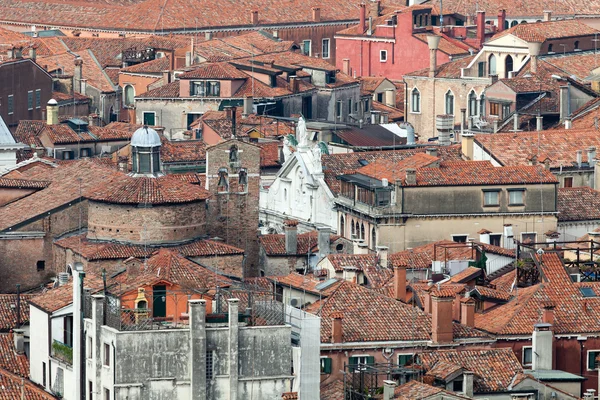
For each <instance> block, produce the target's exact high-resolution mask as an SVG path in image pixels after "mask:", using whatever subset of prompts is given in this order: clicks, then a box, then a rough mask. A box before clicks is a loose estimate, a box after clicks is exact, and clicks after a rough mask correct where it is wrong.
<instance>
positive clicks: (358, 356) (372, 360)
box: [348, 354, 375, 373]
mask: <svg viewBox="0 0 600 400" xmlns="http://www.w3.org/2000/svg"><path fill="white" fill-rule="evenodd" d="M352 359H355V360H359V359H364V360H365V362H364V363H361V362H360V361H357V362H354V363H352V362H351V361H352ZM374 363H375V357H373V356H370V355H368V354H356V355H354V354H353V355H352V356H350V357H349V359H348V364H349V365H356V366H357V367H355V368H356V369H354V368H351V371H352V372H355V373H357V372H360V371H364V370H365V369H366V368H364V367H362V368H361V367H358V365H360V364H364V365H373V364H374Z"/></svg>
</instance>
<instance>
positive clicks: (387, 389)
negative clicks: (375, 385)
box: [383, 381, 396, 400]
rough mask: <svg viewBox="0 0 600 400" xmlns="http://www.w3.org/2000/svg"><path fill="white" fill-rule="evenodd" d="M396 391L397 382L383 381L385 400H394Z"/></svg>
mask: <svg viewBox="0 0 600 400" xmlns="http://www.w3.org/2000/svg"><path fill="white" fill-rule="evenodd" d="M395 390H396V382H395V381H383V400H393V399H394V398H395V397H394V391H395Z"/></svg>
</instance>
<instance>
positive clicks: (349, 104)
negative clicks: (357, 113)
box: [348, 99, 352, 114]
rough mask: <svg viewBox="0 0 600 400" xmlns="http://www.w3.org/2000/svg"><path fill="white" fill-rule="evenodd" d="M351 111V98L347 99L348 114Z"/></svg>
mask: <svg viewBox="0 0 600 400" xmlns="http://www.w3.org/2000/svg"><path fill="white" fill-rule="evenodd" d="M350 113H352V99H348V114H350Z"/></svg>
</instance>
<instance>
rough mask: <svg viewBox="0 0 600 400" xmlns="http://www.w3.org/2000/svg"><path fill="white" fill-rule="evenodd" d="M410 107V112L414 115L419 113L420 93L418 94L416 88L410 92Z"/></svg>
mask: <svg viewBox="0 0 600 400" xmlns="http://www.w3.org/2000/svg"><path fill="white" fill-rule="evenodd" d="M411 105H412V112H414V113H419V112H421V93H420V92H419V90H418V89H417V88H414V89H413V90H412V95H411Z"/></svg>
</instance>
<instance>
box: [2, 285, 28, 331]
mask: <svg viewBox="0 0 600 400" xmlns="http://www.w3.org/2000/svg"><path fill="white" fill-rule="evenodd" d="M32 297H33V296H32V295H30V294H21V324H24V323H27V322H28V321H29V311H28V310H29V306H28V305H27V301H28V300H29V299H31V298H32ZM16 305H17V295H16V294H0V332H8V331H9V330H11V329H13V328H16V327H17V326H16V324H17V308H16Z"/></svg>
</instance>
